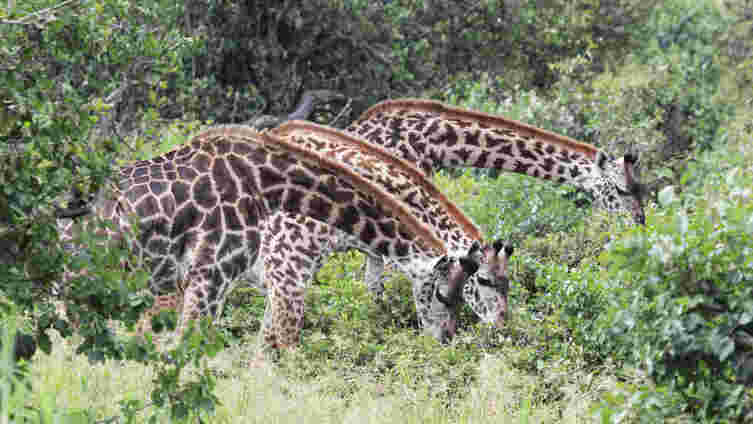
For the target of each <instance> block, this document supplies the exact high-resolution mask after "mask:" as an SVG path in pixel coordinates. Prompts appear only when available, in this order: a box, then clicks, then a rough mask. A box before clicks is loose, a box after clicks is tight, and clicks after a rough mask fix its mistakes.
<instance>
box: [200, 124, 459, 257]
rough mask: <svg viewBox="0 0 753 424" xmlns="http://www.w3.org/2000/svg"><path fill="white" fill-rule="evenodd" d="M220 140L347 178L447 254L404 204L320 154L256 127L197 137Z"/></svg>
mask: <svg viewBox="0 0 753 424" xmlns="http://www.w3.org/2000/svg"><path fill="white" fill-rule="evenodd" d="M218 136H219V137H225V138H229V139H233V138H240V139H243V140H244V141H250V142H252V143H254V144H257V145H260V146H264V147H271V148H272V149H273V150H280V151H283V152H285V153H288V154H291V155H292V156H294V157H295V158H297V159H299V160H302V161H304V162H306V163H309V164H312V165H314V166H318V167H322V168H325V169H329V170H331V171H334V173H335V175H338V176H345V177H346V180H347V181H348V183H349V184H351V185H353V186H354V187H357V188H358V189H360V190H363V191H365V192H367V193H369V194H371V195H372V196H374V198H375V200H376V202H377V203H379V204H382V205H384V206H385V208H384V209H386V210H389V211H391V212H392V213H393V214H394V215H395V216H396V217H397V218H399V219H400V222H401V224H402V227H403V229H404V230H405V231H407V232H410V233H412V234H414V235H415V236H417V237H420V238H421V239H422V240H423V241H424V242H426V244H427V246H428V247H429V248H431V249H434V250H437V251H439V252H441V254H443V255H444V254H447V249H446V247H445V245H444V242H442V240H440V239H439V237H437V236H436V234H434V232H433V231H432V230H431V229H430V228H429V227H428V226H427V225H426V224H424V223H423V222H421V221H419V220H418V218H416V217H415V216H414V215H413V214H412V213H410V211H409V210H408V209H407V208H406V207H405V206H404V205H403V204H402V203H401V202H398V201H396V200H395V199H394V198H393V197H392V196H390V195H389V194H388V193H386V192H385V191H384V190H383V189H382V188H380V187H378V186H377V185H375V184H374V183H372V182H371V181H369V180H367V179H366V178H363V177H362V176H360V175H359V174H357V173H355V172H353V171H352V170H350V169H348V168H347V167H345V166H343V165H342V164H341V163H340V162H337V161H334V160H332V159H330V158H328V157H326V156H324V155H321V154H319V153H317V152H314V151H311V150H308V149H305V148H303V147H301V146H299V145H298V144H296V143H293V142H291V141H288V140H286V139H285V138H283V137H280V136H278V135H276V134H271V133H270V132H268V131H264V132H258V131H256V130H255V129H253V128H252V127H247V126H242V125H222V126H218V127H213V128H209V129H207V130H205V131H202V132H201V133H200V134H199V135H197V136H196V137H197V138H199V137H201V138H211V137H218Z"/></svg>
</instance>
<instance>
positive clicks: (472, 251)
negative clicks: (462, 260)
mask: <svg viewBox="0 0 753 424" xmlns="http://www.w3.org/2000/svg"><path fill="white" fill-rule="evenodd" d="M479 250H481V242H479V241H478V240H474V242H473V244H472V245H471V247H470V249H468V253H467V254H466V256H469V257H471V256H473V255H474V254H476V252H478V251H479Z"/></svg>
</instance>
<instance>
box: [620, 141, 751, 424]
mask: <svg viewBox="0 0 753 424" xmlns="http://www.w3.org/2000/svg"><path fill="white" fill-rule="evenodd" d="M722 155H724V152H723V151H722V152H718V153H714V154H710V155H705V156H704V157H703V159H701V161H700V162H701V163H702V164H703V163H715V164H716V163H719V162H718V161H719V158H720V156H722ZM727 163H730V165H732V164H734V159H732V160H731V161H729V162H727ZM738 166H739V165H738ZM738 166H734V165H733V167H731V169H727V170H725V171H723V172H721V173H719V172H718V171H717V172H715V173H714V174H712V175H707V176H706V178H705V179H700V180H696V181H688V182H689V185H690V187H691V188H695V189H694V190H692V191H686V192H685V194H684V196H682V197H679V196H677V194H675V191H674V189H673V188H672V187H669V188H666V189H665V190H663V191H662V192H661V193H660V196H659V198H660V200H661V202H662V205H663V206H664V209H663V210H662V211H661V212H660V213H657V215H656V216H655V218H654V219H653V220H652V222H651V223H650V224H649V225H648V226H647V228H646V229H645V230H643V229H639V230H635V231H631V232H630V233H629V234H627V235H626V236H625V237H623V238H622V239H620V240H618V241H616V242H615V243H614V245H613V247H612V249H610V255H609V256H608V257H607V258H606V260H607V261H608V262H609V269H610V278H612V279H616V280H619V281H622V282H623V284H624V285H625V288H624V289H623V290H620V291H616V292H615V293H616V294H618V295H617V296H614V297H612V298H611V302H610V306H609V312H608V316H609V317H610V320H609V323H610V326H611V328H609V329H608V331H609V332H610V334H611V336H612V337H611V340H612V343H613V354H617V355H619V356H621V357H624V358H626V359H627V360H629V361H631V362H634V363H636V364H640V365H641V366H642V367H644V368H645V370H646V372H647V374H648V376H650V377H651V378H652V380H653V381H654V382H655V383H656V387H651V386H642V385H639V386H636V387H633V388H631V389H630V392H631V394H632V396H631V397H630V398H628V399H623V402H625V403H626V404H628V406H629V407H632V408H637V409H638V410H639V411H640V413H641V416H645V417H665V416H676V415H679V414H681V413H684V414H689V415H690V416H692V417H695V418H696V419H698V420H712V419H713V420H714V421H718V420H728V421H735V420H738V419H740V418H741V417H742V416H744V414H746V413H749V412H750V410H751V409H750V408H751V406H753V403H752V400H751V398H750V392H748V393H747V394H745V388H744V386H743V385H744V384H747V385H749V384H750V382H751V381H753V380H752V379H753V369H751V367H750V358H751V355H752V353H751V352H753V344H751V341H752V340H753V326H751V325H752V324H753V315H751V311H753V303H751V298H752V297H751V295H752V294H753V280H752V279H751V271H752V270H751V261H750V252H751V249H753V239H751V237H750V234H751V227H750V226H751V219H750V217H751V216H752V215H753V203H751V201H750V200H751V194H750V188H749V187H750V185H751V176H750V174H749V173H747V172H746V173H743V172H741V168H739V167H738ZM701 168H702V167H701ZM701 171H702V170H701ZM696 172H698V171H697V170H696V169H694V167H692V166H691V167H690V169H689V170H688V172H687V174H686V175H685V177H684V179H685V180H690V179H691V178H692V177H691V176H692V175H693V174H694V173H696Z"/></svg>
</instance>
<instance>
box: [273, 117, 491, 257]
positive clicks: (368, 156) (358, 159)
mask: <svg viewBox="0 0 753 424" xmlns="http://www.w3.org/2000/svg"><path fill="white" fill-rule="evenodd" d="M270 134H273V135H277V136H280V137H282V138H284V139H286V140H288V141H290V142H292V143H295V144H297V145H300V146H302V147H303V148H304V149H306V150H307V151H316V152H318V153H319V154H320V155H323V156H327V157H332V158H336V159H337V160H338V161H340V162H342V163H345V164H347V165H348V167H349V168H350V169H352V170H354V171H356V172H357V173H358V174H359V175H362V176H364V177H365V178H367V179H369V180H370V181H371V182H373V183H374V184H376V185H379V186H380V187H383V188H384V191H385V192H387V193H390V195H391V196H393V197H395V198H396V199H398V200H399V201H401V202H402V203H403V204H405V205H406V206H407V207H408V209H409V211H410V212H411V213H413V214H414V215H415V216H416V217H418V218H419V219H420V220H421V221H422V222H423V223H424V224H426V225H427V226H428V227H430V228H432V229H434V230H435V231H436V232H437V235H438V237H439V238H440V239H442V240H443V241H444V243H445V244H446V246H447V247H448V249H450V250H452V251H466V250H467V249H468V248H469V247H470V245H471V244H472V243H473V242H474V241H483V237H482V235H481V231H479V229H478V227H476V225H475V224H473V222H472V221H471V220H470V219H469V218H468V217H467V216H466V215H465V214H464V213H463V212H462V211H461V210H460V209H459V208H458V207H457V206H456V205H455V204H454V203H452V202H451V201H450V200H449V199H447V197H446V196H445V195H444V194H443V193H442V192H441V191H440V190H439V189H438V188H437V187H436V186H435V185H434V184H432V183H431V181H429V179H428V178H427V177H426V175H425V174H424V173H422V172H421V171H419V170H418V169H417V168H416V167H415V166H413V165H412V164H410V163H408V162H407V161H405V160H403V159H400V158H398V157H395V155H393V154H390V153H389V152H387V151H386V150H385V149H383V148H381V147H379V146H377V145H374V144H372V143H368V142H366V141H364V140H363V139H361V138H358V137H353V136H351V135H349V134H346V133H344V132H342V131H339V130H336V129H334V128H330V127H324V126H321V125H316V124H312V123H310V122H302V121H292V122H288V123H285V124H283V125H281V126H280V127H278V128H276V129H274V130H272V131H271V132H270Z"/></svg>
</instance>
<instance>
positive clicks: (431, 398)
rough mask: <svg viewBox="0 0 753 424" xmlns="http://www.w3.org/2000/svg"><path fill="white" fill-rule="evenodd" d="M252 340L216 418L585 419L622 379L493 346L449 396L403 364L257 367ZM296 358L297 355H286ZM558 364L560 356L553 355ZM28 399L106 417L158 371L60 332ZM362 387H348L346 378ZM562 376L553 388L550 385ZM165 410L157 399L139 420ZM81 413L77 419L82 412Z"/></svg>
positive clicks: (54, 409) (226, 380) (227, 365)
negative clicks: (546, 366)
mask: <svg viewBox="0 0 753 424" xmlns="http://www.w3.org/2000/svg"><path fill="white" fill-rule="evenodd" d="M254 351H255V348H254V346H253V345H252V344H246V345H243V346H236V347H232V348H229V349H226V350H225V351H223V352H222V353H220V354H219V355H218V356H217V357H215V358H214V359H212V360H211V362H210V366H211V368H212V369H213V370H215V371H216V372H217V373H218V374H219V375H221V376H222V377H220V378H218V384H217V388H216V390H215V394H216V395H217V396H218V397H219V399H220V400H221V402H222V404H221V405H220V406H219V407H218V408H217V410H216V412H215V414H214V415H213V416H212V417H208V418H209V419H208V422H212V423H256V422H258V423H287V422H290V423H351V422H359V423H388V422H400V423H505V422H514V423H529V422H530V423H562V422H565V423H581V422H590V421H595V418H594V417H592V415H591V414H590V409H591V407H592V406H593V401H594V400H595V399H597V398H598V396H599V394H600V393H602V392H603V391H604V390H609V388H610V387H613V385H612V384H613V383H612V382H611V381H610V380H609V379H607V378H597V377H594V376H593V375H591V376H589V375H586V374H583V375H579V374H578V372H574V373H573V372H567V371H566V370H563V369H560V370H559V371H557V369H559V367H557V366H553V367H552V370H553V371H552V375H551V376H550V377H546V376H545V377H541V376H535V375H526V374H525V373H521V371H520V370H517V369H514V368H513V367H511V366H509V364H508V363H509V362H511V361H510V358H509V357H507V356H506V354H505V352H499V353H495V354H487V355H485V357H484V358H482V359H481V360H480V361H479V363H478V377H477V379H476V380H475V381H474V382H473V383H472V386H471V387H470V388H469V390H468V392H467V395H465V396H463V397H462V398H460V399H459V400H457V401H455V402H454V404H451V405H448V404H447V400H446V398H442V397H439V396H436V395H435V394H434V393H433V392H432V388H431V387H426V386H421V385H419V386H416V385H415V384H411V383H412V381H411V379H410V376H407V377H408V378H406V376H405V375H401V374H400V372H399V371H398V372H394V373H389V374H384V373H382V374H379V373H377V372H376V371H374V372H373V373H372V372H369V371H368V368H366V369H367V371H362V372H361V373H360V375H346V376H344V375H342V373H337V372H332V373H331V374H328V375H321V376H318V377H316V378H313V379H309V380H307V381H296V380H294V379H292V378H290V377H288V376H286V375H284V374H283V373H282V372H281V370H282V369H281V368H280V367H279V366H278V365H275V364H271V363H268V362H267V363H263V364H262V365H261V366H257V367H249V366H248V365H247V364H248V363H249V358H251V357H252V356H253V355H252V353H251V352H254ZM286 360H296V359H295V356H293V357H286V358H283V359H282V361H286ZM553 365H554V364H553ZM32 376H33V377H32V384H33V394H32V396H30V398H29V405H31V406H33V407H34V408H38V410H40V411H45V415H46V416H47V417H48V419H47V420H46V421H47V422H70V419H71V418H76V417H77V418H83V421H84V422H93V421H98V420H104V419H107V418H109V417H113V416H118V415H120V414H121V411H120V409H119V402H121V401H127V400H141V401H144V402H147V403H148V396H149V391H150V389H151V387H152V383H151V379H152V377H153V373H152V371H151V370H150V368H149V367H146V366H143V365H140V364H136V363H132V362H126V361H112V360H109V361H106V362H103V363H89V361H88V360H87V359H86V358H85V357H84V356H81V355H76V354H75V353H74V348H73V347H72V346H71V344H69V343H67V342H65V341H61V340H58V341H57V342H56V344H55V348H54V350H53V352H52V354H50V355H46V354H44V353H37V355H36V356H35V358H34V361H33V363H32ZM344 378H345V379H349V380H350V381H349V384H351V385H353V386H355V387H357V388H356V389H355V390H353V391H352V392H351V393H348V394H343V392H342V391H341V390H339V388H340V387H341V386H342V385H343V381H342V380H343V379H344ZM553 385H557V386H559V387H557V388H556V389H557V390H555V391H554V392H556V393H559V395H558V396H556V397H552V396H550V395H548V393H554V392H552V391H546V390H545V391H542V387H548V386H553ZM155 413H157V414H158V416H159V417H161V421H164V422H167V420H168V415H167V412H166V411H155V410H154V409H153V408H151V407H148V408H147V409H145V410H144V411H142V413H141V414H140V415H138V416H137V417H138V420H139V422H144V421H146V419H147V417H149V416H151V415H152V414H155ZM75 421H77V422H80V421H78V419H76V420H75Z"/></svg>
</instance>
